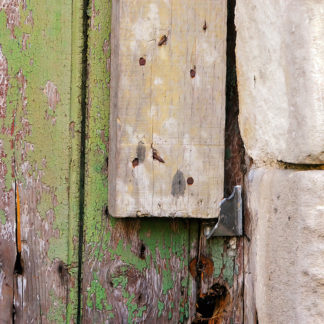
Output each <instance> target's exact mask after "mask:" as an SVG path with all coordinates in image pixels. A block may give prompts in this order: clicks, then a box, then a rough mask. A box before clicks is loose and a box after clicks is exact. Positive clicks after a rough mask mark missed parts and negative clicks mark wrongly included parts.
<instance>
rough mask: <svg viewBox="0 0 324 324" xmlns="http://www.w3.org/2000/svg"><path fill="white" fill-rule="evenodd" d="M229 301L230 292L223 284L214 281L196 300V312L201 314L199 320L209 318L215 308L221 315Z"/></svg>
mask: <svg viewBox="0 0 324 324" xmlns="http://www.w3.org/2000/svg"><path fill="white" fill-rule="evenodd" d="M229 302H230V294H229V291H228V290H227V288H226V287H225V286H223V285H220V284H218V283H216V284H215V285H213V286H212V287H211V288H210V289H208V292H207V294H202V295H201V296H199V297H198V300H197V313H199V315H200V316H201V318H200V319H201V320H208V319H210V318H211V317H212V316H213V314H214V312H215V310H217V311H218V314H220V316H221V315H223V312H225V311H226V308H227V306H228V305H229Z"/></svg>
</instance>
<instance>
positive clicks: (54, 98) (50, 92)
mask: <svg viewBox="0 0 324 324" xmlns="http://www.w3.org/2000/svg"><path fill="white" fill-rule="evenodd" d="M44 93H45V95H46V96H47V99H48V106H49V107H50V108H51V109H52V110H53V111H55V108H56V105H57V104H58V102H59V101H60V94H59V92H58V90H57V87H56V85H55V84H54V83H53V82H51V81H47V83H46V86H45V89H44Z"/></svg>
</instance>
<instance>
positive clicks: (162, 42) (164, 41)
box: [158, 35, 168, 46]
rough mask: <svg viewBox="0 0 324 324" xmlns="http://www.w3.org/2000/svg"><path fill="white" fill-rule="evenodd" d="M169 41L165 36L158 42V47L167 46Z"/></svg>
mask: <svg viewBox="0 0 324 324" xmlns="http://www.w3.org/2000/svg"><path fill="white" fill-rule="evenodd" d="M167 41H168V37H167V36H166V35H163V36H162V37H161V38H160V41H159V42H158V45H159V46H162V45H166V43H167Z"/></svg>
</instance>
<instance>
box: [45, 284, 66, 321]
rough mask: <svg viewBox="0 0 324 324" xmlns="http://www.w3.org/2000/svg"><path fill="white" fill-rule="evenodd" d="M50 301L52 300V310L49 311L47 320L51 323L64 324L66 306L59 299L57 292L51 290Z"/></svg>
mask: <svg viewBox="0 0 324 324" xmlns="http://www.w3.org/2000/svg"><path fill="white" fill-rule="evenodd" d="M49 296H50V300H51V303H50V305H51V308H50V309H49V311H48V314H47V319H48V320H49V321H52V322H55V323H59V324H63V323H65V320H64V318H65V305H64V303H63V301H62V300H60V299H57V297H56V295H55V292H54V291H53V290H51V291H50V292H49Z"/></svg>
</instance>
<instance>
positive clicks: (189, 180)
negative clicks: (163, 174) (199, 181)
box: [187, 177, 194, 185]
mask: <svg viewBox="0 0 324 324" xmlns="http://www.w3.org/2000/svg"><path fill="white" fill-rule="evenodd" d="M187 183H188V185H192V184H193V183H194V179H193V178H192V177H189V178H188V179H187Z"/></svg>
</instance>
